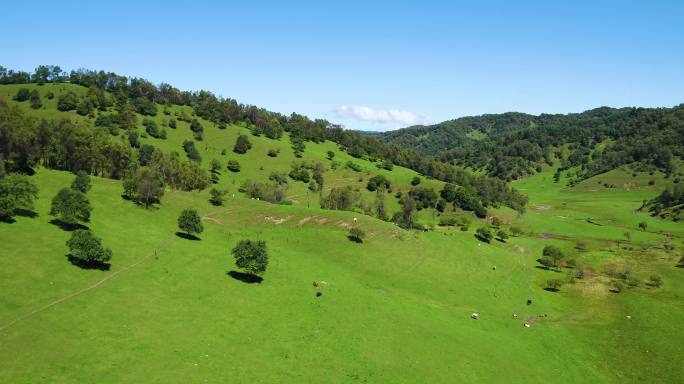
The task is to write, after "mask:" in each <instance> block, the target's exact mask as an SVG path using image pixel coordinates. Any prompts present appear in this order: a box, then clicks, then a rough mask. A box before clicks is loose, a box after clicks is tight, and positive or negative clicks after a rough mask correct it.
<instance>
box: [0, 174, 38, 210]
mask: <svg viewBox="0 0 684 384" xmlns="http://www.w3.org/2000/svg"><path fill="white" fill-rule="evenodd" d="M37 198H38V187H36V185H35V184H34V183H33V181H32V180H31V179H30V178H29V177H28V176H26V175H22V174H19V173H10V174H9V175H6V176H5V177H3V178H0V219H2V220H8V219H11V218H12V216H14V214H15V213H16V210H17V209H24V210H27V211H32V210H33V201H34V200H35V199H37Z"/></svg>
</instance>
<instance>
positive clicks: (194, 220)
mask: <svg viewBox="0 0 684 384" xmlns="http://www.w3.org/2000/svg"><path fill="white" fill-rule="evenodd" d="M178 228H180V229H181V231H183V232H185V233H187V234H188V235H194V234H200V233H202V231H204V225H202V219H201V218H200V216H199V214H198V213H197V211H196V210H194V209H184V210H183V211H182V212H181V213H180V215H179V216H178Z"/></svg>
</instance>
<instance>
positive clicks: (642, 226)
mask: <svg viewBox="0 0 684 384" xmlns="http://www.w3.org/2000/svg"><path fill="white" fill-rule="evenodd" d="M647 227H648V223H646V222H645V221H642V222H640V223H639V229H641V230H642V231H645V230H646V228H647Z"/></svg>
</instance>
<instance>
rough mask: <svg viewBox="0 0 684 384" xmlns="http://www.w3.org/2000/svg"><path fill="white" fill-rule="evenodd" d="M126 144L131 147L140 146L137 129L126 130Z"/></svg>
mask: <svg viewBox="0 0 684 384" xmlns="http://www.w3.org/2000/svg"><path fill="white" fill-rule="evenodd" d="M128 144H129V145H130V146H131V148H138V147H140V141H139V139H138V131H136V130H135V129H131V130H130V131H128Z"/></svg>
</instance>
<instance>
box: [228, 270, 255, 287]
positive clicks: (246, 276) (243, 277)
mask: <svg viewBox="0 0 684 384" xmlns="http://www.w3.org/2000/svg"><path fill="white" fill-rule="evenodd" d="M226 275H228V276H230V277H232V278H233V279H235V280H240V281H242V282H243V283H247V284H259V283H261V282H262V281H263V280H264V278H263V277H261V276H257V275H252V274H251V273H244V272H238V271H228V272H226Z"/></svg>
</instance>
